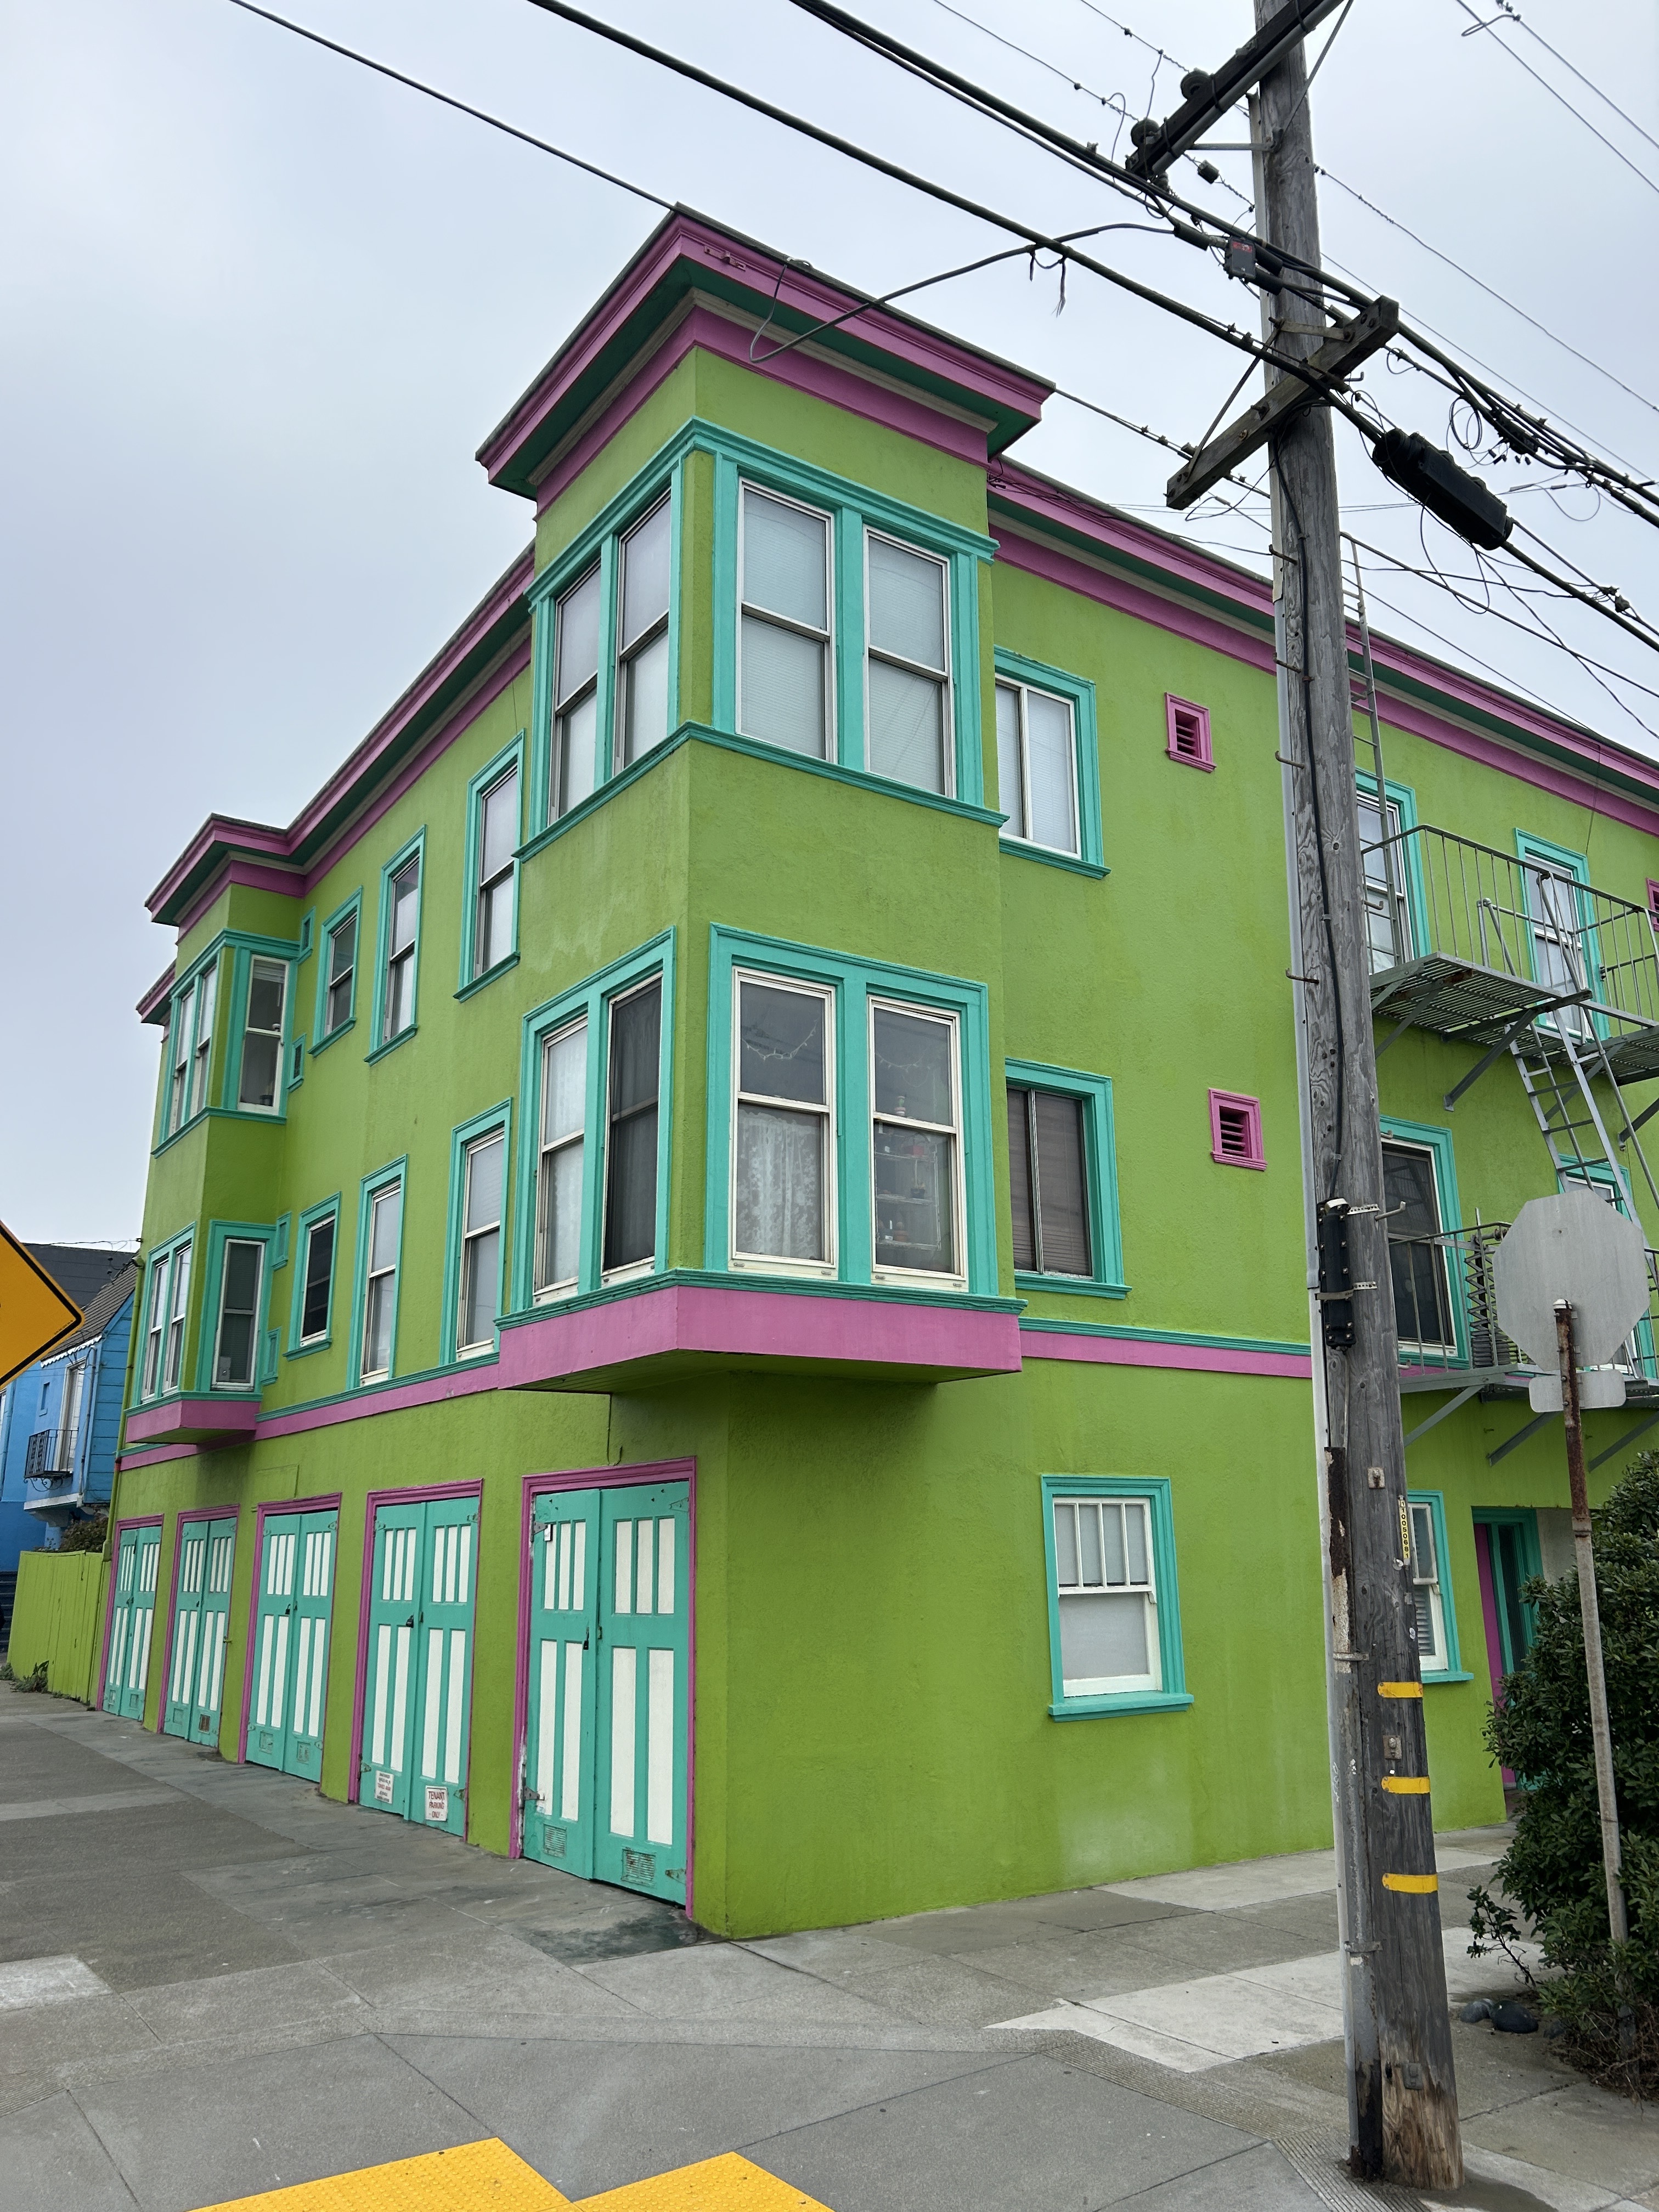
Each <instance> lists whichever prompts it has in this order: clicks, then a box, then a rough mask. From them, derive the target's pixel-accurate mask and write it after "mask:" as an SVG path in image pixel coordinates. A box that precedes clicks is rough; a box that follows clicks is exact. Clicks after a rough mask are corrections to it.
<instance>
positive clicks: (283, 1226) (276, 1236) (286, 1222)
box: [270, 1213, 293, 1267]
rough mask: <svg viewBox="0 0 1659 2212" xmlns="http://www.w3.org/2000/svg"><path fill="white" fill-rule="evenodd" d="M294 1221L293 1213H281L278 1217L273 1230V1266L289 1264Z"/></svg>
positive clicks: (271, 1254)
mask: <svg viewBox="0 0 1659 2212" xmlns="http://www.w3.org/2000/svg"><path fill="white" fill-rule="evenodd" d="M292 1222H293V1216H292V1215H291V1214H287V1213H279V1214H278V1215H277V1217H276V1227H275V1228H274V1229H273V1230H272V1231H271V1247H270V1264H271V1266H272V1267H287V1265H288V1240H289V1228H290V1226H291V1225H292Z"/></svg>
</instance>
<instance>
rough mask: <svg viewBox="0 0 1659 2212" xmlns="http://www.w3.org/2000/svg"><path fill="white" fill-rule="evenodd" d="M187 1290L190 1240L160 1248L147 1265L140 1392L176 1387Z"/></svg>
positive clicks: (144, 1394)
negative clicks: (171, 1246)
mask: <svg viewBox="0 0 1659 2212" xmlns="http://www.w3.org/2000/svg"><path fill="white" fill-rule="evenodd" d="M189 1294H190V1244H189V1241H188V1240H186V1241H185V1243H182V1244H175V1245H174V1246H173V1249H172V1250H171V1251H168V1252H163V1253H162V1254H161V1255H160V1256H159V1257H158V1258H157V1259H156V1261H155V1263H154V1265H153V1266H152V1267H151V1269H150V1277H149V1325H148V1327H147V1328H146V1330H145V1334H144V1365H143V1376H142V1378H141V1381H140V1385H139V1394H138V1395H140V1397H143V1398H154V1397H155V1396H156V1395H158V1393H160V1392H161V1391H162V1390H164V1389H167V1390H173V1389H177V1388H178V1384H179V1371H180V1369H181V1367H182V1365H183V1362H184V1356H185V1303H186V1300H187V1299H188V1297H189Z"/></svg>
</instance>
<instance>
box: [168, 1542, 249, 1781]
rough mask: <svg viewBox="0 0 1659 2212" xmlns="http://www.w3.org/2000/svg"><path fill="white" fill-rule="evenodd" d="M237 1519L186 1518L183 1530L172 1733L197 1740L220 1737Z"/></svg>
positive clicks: (172, 1677)
mask: <svg viewBox="0 0 1659 2212" xmlns="http://www.w3.org/2000/svg"><path fill="white" fill-rule="evenodd" d="M235 1556H236V1523H235V1521H234V1519H231V1520H224V1521H186V1522H185V1523H184V1525H183V1527H182V1528H180V1529H179V1580H178V1593H177V1602H176V1604H175V1605H174V1607H173V1656H172V1662H171V1664H170V1665H169V1667H168V1668H167V1705H166V1708H165V1710H164V1711H163V1713H162V1716H161V1727H162V1732H163V1733H164V1734H165V1735H182V1736H187V1737H189V1739H190V1740H191V1741H192V1742H193V1743H216V1742H217V1741H218V1740H219V1711H220V1699H221V1698H222V1694H223V1691H224V1682H225V1631H226V1628H227V1626H228V1623H229V1620H230V1571H231V1567H232V1565H233V1564H234V1559H235Z"/></svg>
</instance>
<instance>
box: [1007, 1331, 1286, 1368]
mask: <svg viewBox="0 0 1659 2212" xmlns="http://www.w3.org/2000/svg"><path fill="white" fill-rule="evenodd" d="M1020 1341H1021V1342H1022V1343H1023V1344H1024V1346H1025V1354H1026V1357H1027V1358H1029V1359H1077V1360H1081V1361H1083V1362H1084V1363H1085V1364H1088V1365H1091V1366H1096V1367H1177V1368H1182V1369H1185V1370H1187V1371H1188V1372H1189V1373H1191V1374H1195V1375H1277V1376H1282V1377H1284V1378H1285V1380H1287V1381H1290V1382H1296V1383H1306V1382H1308V1381H1310V1379H1311V1378H1312V1375H1313V1362H1312V1360H1311V1359H1310V1358H1309V1356H1308V1354H1307V1353H1306V1352H1230V1351H1227V1350H1226V1349H1225V1348H1224V1347H1223V1346H1220V1345H1213V1344H1158V1343H1154V1342H1151V1341H1149V1340H1146V1339H1145V1338H1142V1337H1125V1336H1073V1335H1072V1334H1069V1333H1065V1334H1062V1333H1061V1332H1060V1331H1058V1330H1056V1331H1055V1332H1054V1333H1053V1334H1049V1333H1048V1331H1047V1330H1045V1329H1044V1328H1042V1326H1041V1325H1040V1324H1039V1325H1038V1326H1036V1327H1035V1328H1033V1327H1031V1326H1030V1325H1029V1324H1028V1325H1027V1326H1026V1327H1025V1328H1023V1329H1022V1330H1021V1331H1020Z"/></svg>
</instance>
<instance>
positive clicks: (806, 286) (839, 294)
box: [478, 210, 1054, 480]
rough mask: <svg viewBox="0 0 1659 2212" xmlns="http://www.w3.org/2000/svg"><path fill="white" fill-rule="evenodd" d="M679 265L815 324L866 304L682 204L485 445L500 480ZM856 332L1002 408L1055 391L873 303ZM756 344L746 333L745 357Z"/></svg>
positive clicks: (898, 361)
mask: <svg viewBox="0 0 1659 2212" xmlns="http://www.w3.org/2000/svg"><path fill="white" fill-rule="evenodd" d="M677 262H684V263H685V264H686V265H687V267H688V269H689V270H690V272H691V274H692V276H693V278H694V280H695V277H696V274H698V273H699V272H708V274H710V275H713V274H715V273H717V272H718V273H719V274H720V275H722V276H726V277H728V278H729V277H732V276H735V277H737V278H738V280H739V281H741V282H743V283H745V284H746V286H747V287H748V288H749V289H752V290H753V292H754V293H755V294H756V295H757V298H758V299H760V300H763V301H764V300H769V299H772V298H775V299H776V300H777V301H779V302H780V304H781V306H783V307H786V308H789V309H793V310H794V311H795V312H796V313H799V314H801V315H804V316H805V317H806V318H807V319H809V320H810V321H811V322H815V323H827V322H830V321H832V320H834V319H836V317H838V316H842V315H846V314H847V313H848V311H849V310H852V309H856V308H860V307H861V306H862V302H861V300H860V295H859V294H857V293H856V292H849V291H847V290H844V289H842V287H841V286H839V285H836V284H834V283H829V282H828V281H827V280H826V279H824V278H823V277H821V276H816V275H814V274H813V273H812V272H811V271H810V270H805V269H802V268H801V267H799V264H793V263H789V262H786V261H781V260H780V259H779V258H777V257H776V256H775V255H774V254H771V253H769V252H767V251H766V249H765V248H764V247H763V246H755V245H752V244H750V242H748V241H747V240H742V239H739V238H737V237H735V236H734V235H733V234H731V233H730V232H727V231H723V230H720V229H718V228H715V227H714V225H713V224H710V223H706V222H699V221H698V220H697V219H696V217H694V216H689V215H686V214H684V213H682V212H680V211H679V210H676V211H675V212H674V213H673V214H672V215H671V216H668V217H667V218H666V219H665V222H663V223H662V225H661V227H660V228H659V230H658V231H657V233H656V235H655V236H654V237H653V238H652V239H649V240H647V242H646V244H645V246H643V247H642V248H641V251H640V252H639V253H638V254H637V255H636V256H635V259H634V262H633V264H632V265H631V266H630V267H629V268H628V269H627V270H624V271H623V274H622V276H620V277H619V278H618V279H617V282H616V283H614V284H613V285H612V286H611V289H610V290H609V291H608V292H606V293H605V296H604V298H603V299H601V300H600V301H599V303H598V305H597V306H596V307H594V308H593V309H592V313H590V314H589V315H588V316H587V318H586V321H585V322H583V323H582V324H581V325H580V327H579V328H578V329H577V330H576V331H575V332H574V335H573V336H572V337H569V338H568V340H567V341H566V342H565V343H564V344H563V345H562V347H561V348H560V349H559V351H558V352H557V353H556V355H555V356H554V357H553V359H552V360H551V361H550V362H549V363H548V366H547V367H546V368H545V369H544V370H543V372H542V374H541V375H540V376H539V377H538V379H537V380H536V381H535V383H534V384H532V386H531V387H530V389H529V390H528V391H527V392H525V394H524V395H523V397H522V398H520V400H519V401H518V403H517V404H516V405H515V406H514V407H513V410H512V411H511V412H510V413H509V414H508V415H507V418H506V419H505V421H504V422H501V424H500V425H499V426H498V427H497V428H495V430H493V431H491V433H490V435H489V437H488V438H486V439H485V440H484V442H483V445H482V446H480V447H479V448H478V459H479V460H480V461H481V462H482V463H483V466H484V468H485V470H486V471H488V472H489V476H490V477H491V479H492V480H493V479H494V478H495V477H498V476H499V475H501V472H502V471H504V470H505V469H507V467H509V466H510V465H511V464H512V461H513V457H514V455H515V454H516V453H518V452H519V451H520V448H521V447H523V446H524V444H525V443H526V441H527V440H528V439H530V438H532V437H533V436H534V435H535V433H536V431H537V430H538V428H539V427H540V426H541V424H542V423H543V422H545V420H546V419H547V417H548V416H550V414H551V413H553V412H554V410H556V408H557V407H558V405H559V404H560V403H561V402H562V400H563V399H564V398H565V397H566V395H567V394H568V392H570V390H571V389H572V387H573V386H574V385H575V384H576V383H577V382H578V381H579V380H580V378H581V377H582V376H583V375H585V374H587V373H588V372H590V371H591V370H592V368H594V367H595V365H596V364H597V363H598V362H599V359H600V356H602V355H603V353H604V351H605V348H606V347H607V346H609V345H611V343H614V341H615V339H616V338H617V335H618V333H619V332H620V331H622V330H623V327H624V326H625V325H626V324H627V323H628V321H629V319H630V318H631V317H632V316H634V315H635V314H636V313H638V312H639V310H640V308H641V307H642V306H643V305H644V303H645V301H646V300H647V297H648V295H650V294H651V293H652V292H653V291H654V290H655V289H657V288H658V287H659V285H660V284H662V283H663V282H664V281H665V279H666V278H667V276H669V273H670V271H671V270H672V268H673V266H674V264H676V263H677ZM854 328H855V330H856V333H857V335H858V337H860V338H861V339H862V340H863V341H864V342H865V343H866V344H868V345H870V346H872V348H876V349H879V350H881V351H882V352H884V353H885V354H886V355H888V356H890V359H891V361H892V362H893V364H894V366H895V368H896V370H898V371H900V372H901V373H902V371H903V370H904V369H909V370H910V371H912V372H913V373H915V374H921V375H924V376H928V377H934V378H938V379H940V380H944V381H947V382H950V383H952V384H954V385H956V386H957V387H958V388H959V390H960V391H961V392H962V393H963V398H964V400H969V399H971V398H974V397H978V398H982V399H983V400H985V401H986V402H987V404H989V405H991V406H993V407H994V408H997V409H1006V410H1012V411H1013V412H1015V413H1018V414H1024V415H1027V416H1030V418H1031V419H1032V420H1033V421H1035V420H1036V418H1037V416H1040V415H1041V413H1042V403H1043V401H1044V400H1045V399H1046V398H1048V394H1049V392H1051V391H1052V390H1053V388H1054V387H1053V386H1052V385H1049V384H1048V383H1047V382H1044V381H1042V380H1039V379H1037V378H1036V377H1033V376H1030V375H1028V374H1026V373H1025V372H1024V370H1021V369H1018V368H1014V367H1012V365H1011V364H1010V363H1008V362H1000V361H997V360H994V358H993V357H992V356H989V355H987V354H983V353H980V352H978V351H977V350H975V349H973V348H971V347H968V346H964V345H963V344H961V343H959V342H958V341H957V340H956V339H954V338H951V337H946V336H945V334H944V333H943V332H942V331H932V330H929V329H928V328H927V326H926V325H924V324H921V323H915V322H912V321H910V320H909V319H908V317H906V316H903V315H900V314H896V313H893V312H892V311H891V310H890V309H888V308H884V307H864V308H863V310H862V312H860V313H859V314H858V315H857V317H856V320H855V323H854ZM747 344H748V342H747V340H746V339H745V341H744V351H745V353H746V351H747ZM787 358H788V356H780V359H787Z"/></svg>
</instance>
